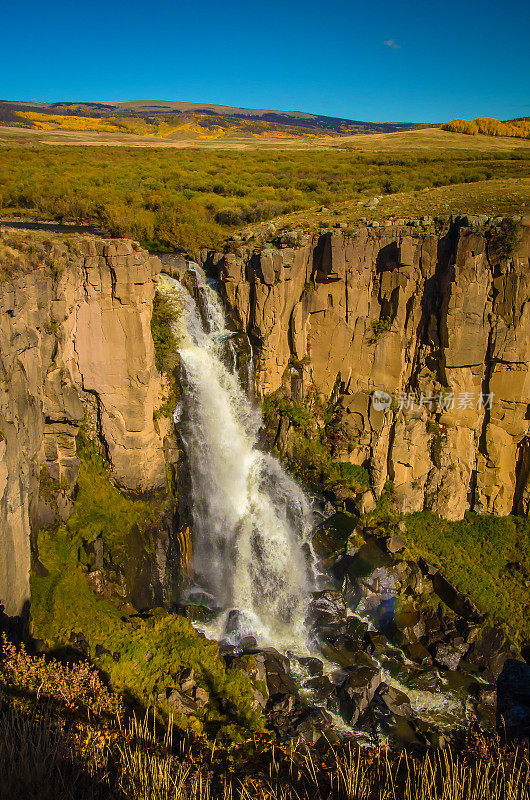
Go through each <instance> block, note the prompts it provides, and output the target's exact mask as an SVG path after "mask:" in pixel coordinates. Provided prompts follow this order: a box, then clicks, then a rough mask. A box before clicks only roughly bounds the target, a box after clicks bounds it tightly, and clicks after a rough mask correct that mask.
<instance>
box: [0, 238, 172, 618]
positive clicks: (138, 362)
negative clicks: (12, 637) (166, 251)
mask: <svg viewBox="0 0 530 800" xmlns="http://www.w3.org/2000/svg"><path fill="white" fill-rule="evenodd" d="M0 248H1V252H0V263H1V267H2V281H1V284H0V553H1V554H2V558H1V559H0V601H1V602H3V603H4V604H5V606H6V610H7V612H8V613H10V614H18V613H20V611H21V609H22V607H23V605H24V604H25V602H26V601H28V600H29V582H28V573H29V567H30V551H31V536H32V531H33V533H34V534H36V532H37V530H38V528H39V527H40V526H41V525H43V524H53V522H54V521H55V520H56V519H57V518H58V519H59V520H65V519H67V518H68V516H69V514H70V513H71V509H72V495H73V493H74V491H75V488H76V481H77V475H78V470H79V459H78V454H77V453H76V435H77V433H78V432H79V429H80V426H81V425H82V424H83V421H84V420H88V423H89V425H90V426H91V428H92V429H93V431H94V433H95V434H96V435H97V436H98V437H99V439H100V441H101V443H102V445H103V447H104V450H105V453H106V456H107V457H108V460H109V462H110V464H111V467H112V476H113V479H114V481H115V482H116V484H117V485H118V486H120V487H122V488H124V489H126V490H135V491H145V490H152V489H156V488H157V487H163V486H165V482H166V477H165V460H164V449H163V441H162V437H161V436H160V435H159V434H158V433H157V430H155V426H154V424H153V410H154V408H156V407H157V405H159V404H160V394H161V380H160V376H159V374H158V372H157V370H156V368H155V362H154V353H153V341H152V338H151V331H150V320H151V312H152V304H153V296H154V292H155V281H156V277H157V274H158V272H159V266H160V265H159V261H158V259H156V258H153V257H150V256H149V254H148V253H146V252H145V251H143V250H141V249H140V248H139V247H138V246H137V245H135V244H132V243H130V242H125V241H105V240H101V239H96V238H93V237H85V238H83V237H66V239H64V240H62V241H55V242H51V241H49V240H42V237H41V240H39V239H38V237H35V236H33V237H32V236H31V235H29V234H27V233H26V234H20V235H19V236H18V238H17V237H15V236H14V235H13V234H9V235H8V234H7V232H6V234H5V235H4V236H3V237H2V238H1V240H0ZM47 487H48V488H49V487H53V488H55V489H58V490H59V491H55V492H54V493H53V503H51V502H49V497H48V496H47V495H49V492H46V488H47Z"/></svg>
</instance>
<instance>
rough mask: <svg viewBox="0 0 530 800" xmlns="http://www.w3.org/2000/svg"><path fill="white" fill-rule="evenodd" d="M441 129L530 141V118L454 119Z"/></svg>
mask: <svg viewBox="0 0 530 800" xmlns="http://www.w3.org/2000/svg"><path fill="white" fill-rule="evenodd" d="M441 127H442V129H443V130H444V131H452V132H453V133H468V134H470V135H472V136H473V135H475V134H477V133H481V134H483V135H484V136H515V137H517V138H518V139H530V117H518V118H517V119H507V120H504V121H502V120H498V119H492V118H490V117H479V118H478V119H471V120H466V119H453V120H451V122H446V123H444V124H443V125H442V126H441Z"/></svg>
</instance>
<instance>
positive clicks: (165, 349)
mask: <svg viewBox="0 0 530 800" xmlns="http://www.w3.org/2000/svg"><path fill="white" fill-rule="evenodd" d="M178 313H179V312H178V309H177V308H176V306H175V302H174V301H173V299H172V298H170V297H169V296H168V295H167V294H163V293H162V292H160V291H158V290H157V292H156V293H155V297H154V300H153V314H152V316H151V335H152V337H153V344H154V346H155V363H156V368H157V370H158V371H159V372H165V373H171V372H172V371H173V369H174V367H175V365H176V361H177V340H176V338H175V333H174V325H175V323H176V321H177V318H178Z"/></svg>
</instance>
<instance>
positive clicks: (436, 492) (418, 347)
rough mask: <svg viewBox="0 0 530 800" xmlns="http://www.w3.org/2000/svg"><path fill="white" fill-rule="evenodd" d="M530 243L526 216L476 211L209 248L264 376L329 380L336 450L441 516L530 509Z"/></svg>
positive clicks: (309, 384) (411, 504) (413, 505)
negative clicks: (379, 404) (341, 438)
mask: <svg viewBox="0 0 530 800" xmlns="http://www.w3.org/2000/svg"><path fill="white" fill-rule="evenodd" d="M529 255H530V227H528V225H521V224H518V225H514V224H513V223H512V222H503V221H502V220H499V219H497V220H488V219H486V218H479V217H472V218H456V219H452V220H451V221H448V222H443V221H434V220H432V219H426V220H423V221H413V222H408V223H405V222H404V221H400V222H399V223H396V224H392V223H387V224H386V225H385V226H379V225H375V224H374V225H373V226H364V227H358V228H356V229H352V230H348V231H344V230H342V229H335V230H329V231H326V232H323V233H321V234H320V235H315V236H311V235H308V234H304V233H302V232H296V231H290V232H288V233H284V234H281V235H279V236H277V237H276V238H274V239H273V241H272V242H266V243H265V244H264V246H263V247H262V248H261V249H256V248H255V244H254V246H253V245H252V243H251V242H248V243H244V242H241V244H240V246H239V247H238V248H237V250H236V251H235V252H231V253H226V254H217V253H208V254H206V253H205V254H203V256H204V261H205V263H206V265H207V266H209V268H210V269H212V270H215V271H216V273H217V274H218V276H219V278H220V281H221V284H222V290H223V293H224V296H225V300H226V303H227V305H228V307H229V309H230V311H231V314H232V317H233V319H234V323H235V324H236V325H237V326H238V327H242V328H244V329H246V331H247V332H248V334H249V336H250V337H251V339H252V340H253V341H254V343H255V344H256V350H257V352H258V363H257V370H256V381H257V388H258V390H259V391H261V392H262V393H264V394H267V393H271V392H275V391H276V390H278V389H280V387H282V386H283V388H284V390H285V388H286V387H292V390H293V391H296V392H300V391H302V392H307V391H308V390H310V389H311V388H314V389H316V391H317V392H319V393H320V394H321V395H323V396H325V397H330V396H331V395H332V393H333V392H335V393H336V394H337V395H338V397H339V404H340V406H339V407H340V409H341V424H342V429H343V431H344V432H345V434H346V435H345V439H346V441H345V443H344V445H343V447H342V450H341V452H340V453H338V457H339V458H340V459H341V460H344V461H350V462H351V463H354V464H362V465H368V466H369V468H370V470H371V474H372V479H373V484H374V491H375V494H376V495H380V494H381V492H382V490H383V488H384V486H385V484H386V482H387V480H389V479H390V480H391V481H392V482H393V485H394V489H395V494H396V498H397V502H398V506H399V508H400V510H402V511H404V512H411V511H418V510H422V509H425V508H427V509H432V510H433V511H434V512H436V513H438V514H440V515H442V516H444V517H446V518H448V519H460V518H461V517H462V516H463V514H464V512H465V510H466V509H468V508H472V509H474V510H475V511H478V512H484V513H485V512H490V513H494V514H499V515H504V514H508V513H510V512H512V511H513V510H515V511H517V512H519V513H524V514H528V511H529V508H530V483H529V472H530V438H529V433H530V367H529V360H530V270H529ZM300 387H302V388H301V389H300ZM375 390H383V391H385V392H387V393H389V394H390V395H392V397H393V403H392V406H390V407H388V408H386V409H385V408H383V409H381V408H376V407H375V406H374V401H373V392H374V391H375ZM287 391H290V388H287ZM490 395H491V396H492V403H491V408H488V407H487V406H488V405H489V396H490ZM429 398H435V399H433V400H430V399H429ZM480 398H482V401H481V400H480Z"/></svg>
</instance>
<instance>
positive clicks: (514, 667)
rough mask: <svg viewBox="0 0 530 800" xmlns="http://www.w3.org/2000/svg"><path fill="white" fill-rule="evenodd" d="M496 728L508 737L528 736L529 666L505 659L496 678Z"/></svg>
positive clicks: (529, 705)
mask: <svg viewBox="0 0 530 800" xmlns="http://www.w3.org/2000/svg"><path fill="white" fill-rule="evenodd" d="M497 728H498V730H499V732H500V733H501V734H503V735H506V736H507V738H508V739H522V738H526V737H530V666H529V665H528V664H525V663H524V661H516V660H515V659H511V658H510V659H507V660H506V661H505V663H504V666H503V669H502V672H501V674H500V675H499V678H498V680H497Z"/></svg>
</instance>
